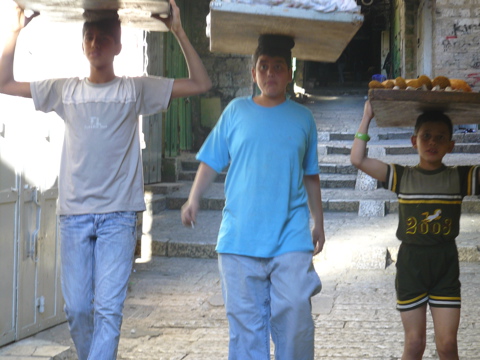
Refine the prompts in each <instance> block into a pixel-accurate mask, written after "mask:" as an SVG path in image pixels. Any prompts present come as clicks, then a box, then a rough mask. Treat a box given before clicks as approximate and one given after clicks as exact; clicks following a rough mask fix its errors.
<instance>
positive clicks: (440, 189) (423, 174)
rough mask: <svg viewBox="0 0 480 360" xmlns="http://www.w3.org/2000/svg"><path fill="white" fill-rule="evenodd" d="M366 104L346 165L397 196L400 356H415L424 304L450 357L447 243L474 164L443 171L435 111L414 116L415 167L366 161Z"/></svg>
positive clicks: (456, 306)
mask: <svg viewBox="0 0 480 360" xmlns="http://www.w3.org/2000/svg"><path fill="white" fill-rule="evenodd" d="M373 116H374V115H373V111H372V107H371V104H370V102H369V101H367V102H366V103H365V109H364V114H363V119H362V121H361V123H360V126H359V128H358V132H357V133H356V134H355V139H354V142H353V146H352V152H351V161H352V164H353V165H355V166H356V167H357V168H359V169H360V170H362V171H363V172H365V173H366V174H368V175H370V176H372V177H373V178H375V179H377V180H379V181H382V182H383V183H384V186H385V188H387V189H389V190H391V191H393V192H395V193H396V194H397V196H398V203H399V219H398V228H397V237H398V239H399V240H400V241H402V243H401V245H400V249H399V251H398V256H397V264H396V267H397V274H396V279H395V288H396V292H397V310H398V311H400V316H401V319H402V323H403V327H404V331H405V343H404V351H403V356H402V359H422V356H423V353H424V351H425V346H426V329H427V317H426V316H427V304H428V305H429V306H430V311H431V313H432V318H433V323H434V331H435V342H436V345H437V352H438V355H439V358H440V359H442V360H446V359H452V360H455V359H458V349H457V332H458V326H459V322H460V303H461V297H460V280H459V276H460V270H459V262H458V251H457V246H456V243H455V238H456V237H457V235H458V233H459V228H460V213H461V206H462V199H463V197H464V196H466V195H475V194H478V193H479V187H480V185H479V168H480V167H479V166H474V165H473V166H445V165H444V164H443V158H444V157H445V155H446V154H448V153H450V152H451V151H452V150H453V147H454V145H455V143H454V142H453V141H452V128H453V126H452V122H451V120H450V118H449V117H448V116H446V115H445V114H443V113H441V112H438V111H428V112H424V113H423V114H421V115H420V116H419V117H418V118H417V121H416V124H415V130H414V135H413V136H412V139H411V141H412V145H413V147H414V148H415V149H416V150H417V151H418V155H419V163H418V165H416V166H401V165H397V164H386V163H384V162H382V161H380V160H378V159H373V158H370V157H368V155H367V152H366V143H367V142H368V140H369V139H370V137H369V136H368V134H367V133H368V128H369V125H370V121H371V120H372V119H373Z"/></svg>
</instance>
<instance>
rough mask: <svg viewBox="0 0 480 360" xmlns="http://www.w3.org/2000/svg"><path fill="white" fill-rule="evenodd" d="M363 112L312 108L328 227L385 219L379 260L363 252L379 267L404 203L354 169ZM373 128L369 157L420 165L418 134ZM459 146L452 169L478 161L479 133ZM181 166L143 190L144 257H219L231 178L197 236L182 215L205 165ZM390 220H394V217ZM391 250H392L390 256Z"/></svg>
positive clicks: (215, 191) (207, 209)
mask: <svg viewBox="0 0 480 360" xmlns="http://www.w3.org/2000/svg"><path fill="white" fill-rule="evenodd" d="M360 101H362V102H363V101H364V100H362V99H360V100H359V101H358V103H360ZM361 110H362V107H361V106H358V104H357V105H356V107H355V109H353V110H342V111H340V110H339V108H338V107H332V108H331V109H327V110H323V109H321V111H320V110H317V109H316V108H313V113H314V116H315V118H316V119H321V120H317V128H318V131H319V132H318V140H319V143H318V153H319V167H320V179H321V189H322V201H323V209H324V212H325V215H326V216H325V219H326V226H330V227H331V230H329V231H331V232H332V233H333V232H335V230H334V229H335V228H336V227H338V226H350V225H351V224H356V225H355V226H357V227H362V226H365V224H366V223H368V224H373V225H372V226H374V230H372V232H374V231H377V230H378V229H379V228H378V226H379V225H375V224H377V223H379V222H382V221H383V220H375V221H373V220H371V219H372V218H377V219H381V218H385V222H383V223H384V224H387V225H382V226H388V227H389V228H388V230H389V232H388V233H389V235H390V236H389V239H388V240H387V241H385V240H382V236H383V237H385V235H382V234H381V233H380V235H378V236H377V237H378V239H377V240H375V241H373V242H375V244H376V245H375V249H376V250H375V251H377V253H378V254H379V255H375V256H376V257H375V256H373V255H371V254H372V253H374V252H375V251H374V250H372V249H373V248H372V249H370V250H367V251H366V253H365V254H367V253H368V255H365V258H368V259H370V258H372V256H373V257H375V258H376V259H377V260H378V261H377V263H378V264H381V263H385V257H387V258H388V257H389V256H390V255H388V254H391V253H392V254H393V253H396V252H395V249H394V248H395V247H396V246H398V241H397V240H396V238H395V236H394V228H395V226H396V225H395V222H396V220H395V216H396V213H397V212H398V201H397V198H396V196H395V195H394V194H393V193H392V192H390V191H387V190H385V189H383V188H382V187H381V186H380V184H378V182H377V181H376V180H374V179H372V178H371V177H369V176H367V175H366V174H364V173H362V172H359V171H358V170H357V169H356V168H354V167H353V166H352V165H351V164H350V157H349V155H350V149H351V145H352V140H353V136H354V128H356V126H357V124H358V119H359V117H361ZM351 119H354V120H355V119H356V122H357V124H353V122H354V121H352V120H351ZM370 130H371V131H370V132H369V133H370V135H371V137H372V140H371V141H370V142H369V144H368V151H369V154H370V156H372V157H375V158H378V159H380V160H382V161H384V162H386V163H392V162H393V163H399V164H405V165H415V164H416V163H417V162H418V155H417V154H416V152H415V150H414V149H413V148H412V146H411V143H410V135H411V132H412V129H401V128H377V127H376V126H375V125H374V124H372V126H371V129H370ZM454 140H455V141H456V146H455V149H454V152H453V153H452V154H449V155H447V157H446V159H445V163H446V164H447V165H455V164H457V165H463V164H465V165H467V164H475V163H480V156H479V155H480V134H478V133H462V134H455V135H454ZM175 161H176V162H177V164H176V168H177V169H178V174H177V178H178V180H177V181H176V182H175V183H160V184H154V185H148V186H146V187H145V197H146V200H147V207H148V210H147V212H145V214H144V216H143V224H142V232H143V237H142V257H146V258H148V257H149V256H152V255H156V256H188V257H202V258H216V256H217V255H216V253H215V245H216V237H217V233H218V229H219V226H220V222H221V216H222V215H221V210H222V209H223V206H224V202H225V196H224V181H225V177H226V172H222V173H221V174H219V175H218V176H217V178H216V180H215V182H214V183H213V184H212V185H211V187H210V188H209V189H208V191H207V193H206V194H205V196H204V198H203V199H202V203H201V208H202V211H200V213H199V215H198V219H197V224H196V225H195V229H194V231H192V229H190V228H186V227H184V226H183V225H182V224H181V222H180V209H181V207H182V205H183V204H184V203H185V201H186V200H187V198H188V195H189V192H190V189H191V186H192V182H193V179H194V177H195V174H196V170H197V168H198V165H199V163H198V161H196V160H195V157H194V154H182V155H181V156H180V157H178V158H177V159H176V160H175ZM463 213H464V214H473V215H476V214H480V199H479V198H478V197H467V198H466V199H465V200H464V203H463ZM389 214H392V215H391V216H390V217H389V216H388V215H389ZM392 216H393V217H394V218H392ZM472 221H473V220H472ZM375 226H376V228H375ZM382 226H380V227H382ZM375 229H376V230H375ZM390 230H391V231H390ZM326 231H327V230H326ZM372 232H371V233H370V235H369V236H368V238H365V239H364V244H371V243H372V238H375V236H374V235H372ZM357 233H358V232H357ZM357 233H355V232H353V233H352V236H358V234H357ZM329 235H330V234H329ZM362 236H366V234H365V235H364V234H362ZM344 237H345V235H342V240H341V241H343V238H344ZM467 238H468V241H467V242H468V244H467V245H468V254H469V255H468V256H467V255H466V256H464V259H466V258H469V259H471V258H474V259H477V258H478V259H479V260H475V261H480V256H479V254H480V252H479V250H477V245H475V244H476V239H477V238H478V234H477V233H476V227H473V228H472V229H471V230H470V232H469V233H468V234H467ZM331 244H332V245H330V249H331V250H330V254H332V249H333V243H331ZM338 244H340V242H338ZM386 248H390V250H388V251H387V256H385V249H386ZM344 249H345V246H343V245H341V246H340V245H338V251H339V255H338V256H339V257H342V256H343V257H345V250H344ZM379 249H380V250H379ZM324 253H325V252H324ZM327 253H328V251H327ZM362 256H363V255H362ZM369 261H370V260H369ZM467 261H470V260H467ZM387 262H388V261H387Z"/></svg>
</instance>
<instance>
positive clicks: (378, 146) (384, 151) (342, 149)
mask: <svg viewBox="0 0 480 360" xmlns="http://www.w3.org/2000/svg"><path fill="white" fill-rule="evenodd" d="M351 149H352V142H351V141H350V142H349V143H348V144H347V143H339V142H336V143H335V142H329V143H325V144H319V146H318V152H319V154H320V155H347V156H350V151H351ZM372 150H374V151H375V154H380V155H414V154H417V150H415V149H414V148H413V147H412V145H411V144H410V143H406V142H405V144H385V143H384V142H371V143H369V145H368V148H367V151H368V152H371V151H372ZM479 153H480V144H477V143H461V144H455V147H454V148H453V151H452V154H479Z"/></svg>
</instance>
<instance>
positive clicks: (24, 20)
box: [10, 1, 40, 32]
mask: <svg viewBox="0 0 480 360" xmlns="http://www.w3.org/2000/svg"><path fill="white" fill-rule="evenodd" d="M10 5H11V8H12V13H13V14H16V15H12V16H14V18H13V19H12V23H11V31H12V32H18V31H20V30H22V29H23V28H24V27H25V26H27V25H28V23H29V22H30V21H32V19H33V18H34V17H37V16H38V15H40V13H39V12H34V13H33V14H32V15H31V16H26V15H25V11H24V9H22V8H21V7H20V6H19V5H18V4H17V3H16V2H15V1H11V4H10Z"/></svg>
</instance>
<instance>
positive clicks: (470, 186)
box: [384, 164, 480, 245]
mask: <svg viewBox="0 0 480 360" xmlns="http://www.w3.org/2000/svg"><path fill="white" fill-rule="evenodd" d="M479 168H480V166H452V167H447V166H443V167H441V168H440V169H437V170H434V171H426V170H423V169H421V168H419V167H418V166H415V167H411V166H401V165H396V164H390V165H389V169H388V173H387V182H386V183H385V184H384V187H385V188H386V189H388V190H391V191H393V192H395V193H396V194H397V196H398V202H399V221H398V228H397V238H398V239H400V240H401V241H404V242H405V243H408V244H416V245H438V244H442V243H445V242H449V241H454V240H455V238H456V237H457V235H458V233H459V229H460V214H461V208H462V200H463V198H464V197H465V196H467V195H476V194H478V193H479V185H478V178H477V176H478V169H479Z"/></svg>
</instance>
